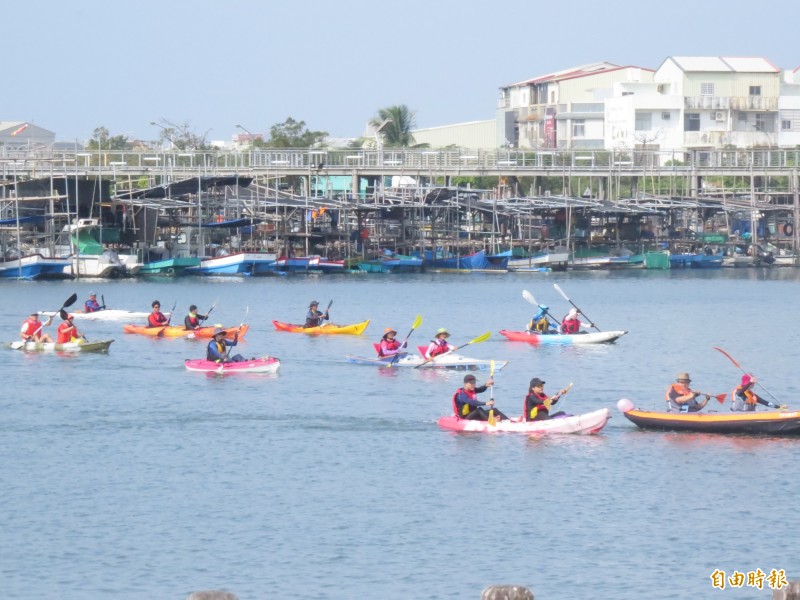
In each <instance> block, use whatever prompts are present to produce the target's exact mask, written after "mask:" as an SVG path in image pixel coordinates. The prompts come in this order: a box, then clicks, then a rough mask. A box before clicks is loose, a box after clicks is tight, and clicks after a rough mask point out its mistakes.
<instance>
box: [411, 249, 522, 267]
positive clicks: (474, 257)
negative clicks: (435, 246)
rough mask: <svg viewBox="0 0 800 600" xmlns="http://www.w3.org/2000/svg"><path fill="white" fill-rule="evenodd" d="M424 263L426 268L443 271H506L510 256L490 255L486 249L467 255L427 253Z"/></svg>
mask: <svg viewBox="0 0 800 600" xmlns="http://www.w3.org/2000/svg"><path fill="white" fill-rule="evenodd" d="M423 265H424V266H425V268H426V269H430V270H432V271H442V272H462V271H499V272H502V271H506V270H508V257H507V256H502V255H493V256H491V257H488V256H487V255H486V250H479V251H478V252H473V253H472V254H467V255H465V256H443V255H442V253H441V252H437V253H436V254H434V253H433V252H430V251H428V252H426V253H425V260H424V261H423Z"/></svg>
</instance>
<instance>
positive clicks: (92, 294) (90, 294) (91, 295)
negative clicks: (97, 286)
mask: <svg viewBox="0 0 800 600" xmlns="http://www.w3.org/2000/svg"><path fill="white" fill-rule="evenodd" d="M95 296H97V292H89V298H94V297H95Z"/></svg>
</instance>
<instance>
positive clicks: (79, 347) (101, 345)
mask: <svg viewBox="0 0 800 600" xmlns="http://www.w3.org/2000/svg"><path fill="white" fill-rule="evenodd" d="M113 341H114V340H98V341H96V342H84V341H77V342H66V343H63V344H59V343H57V342H23V341H22V340H19V341H17V342H9V343H6V344H5V347H6V348H11V349H12V350H22V351H23V352H108V347H109V346H111V343H112V342H113Z"/></svg>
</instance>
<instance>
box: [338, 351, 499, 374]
mask: <svg viewBox="0 0 800 600" xmlns="http://www.w3.org/2000/svg"><path fill="white" fill-rule="evenodd" d="M345 359H346V360H347V362H349V363H351V364H354V365H372V366H375V367H388V366H389V364H391V365H392V367H391V368H395V367H404V368H407V367H412V368H416V367H419V368H421V369H451V370H457V371H478V370H483V369H488V368H490V367H491V364H492V361H491V360H486V359H483V358H469V357H468V356H462V355H461V354H452V353H451V354H442V355H440V356H437V357H436V358H435V359H434V360H432V361H429V362H427V363H426V362H425V359H424V358H422V357H421V356H417V355H410V354H406V355H405V356H402V357H401V358H398V359H397V360H396V361H394V362H393V363H392V357H391V356H385V357H383V358H379V357H377V356H376V357H374V358H367V357H364V356H353V355H352V354H348V355H347V356H345ZM423 363H424V364H423ZM507 364H508V361H505V360H496V361H494V368H495V369H502V368H503V367H505V366H506V365H507Z"/></svg>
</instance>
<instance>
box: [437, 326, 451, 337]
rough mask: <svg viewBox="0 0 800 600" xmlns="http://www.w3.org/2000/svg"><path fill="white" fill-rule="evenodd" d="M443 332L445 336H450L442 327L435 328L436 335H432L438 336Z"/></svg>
mask: <svg viewBox="0 0 800 600" xmlns="http://www.w3.org/2000/svg"><path fill="white" fill-rule="evenodd" d="M442 334H444V336H445V337H450V333H449V332H448V331H447V329H445V328H444V327H440V328H439V329H437V330H436V335H435V336H434V337H439V336H440V335H442Z"/></svg>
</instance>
